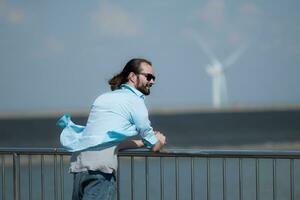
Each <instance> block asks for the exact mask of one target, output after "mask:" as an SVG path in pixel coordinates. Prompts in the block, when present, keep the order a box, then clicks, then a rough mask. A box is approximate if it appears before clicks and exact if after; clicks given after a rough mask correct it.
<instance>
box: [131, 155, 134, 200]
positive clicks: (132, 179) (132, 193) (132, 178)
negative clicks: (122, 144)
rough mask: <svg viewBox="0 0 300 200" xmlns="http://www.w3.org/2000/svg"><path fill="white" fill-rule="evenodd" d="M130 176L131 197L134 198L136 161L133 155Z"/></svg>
mask: <svg viewBox="0 0 300 200" xmlns="http://www.w3.org/2000/svg"><path fill="white" fill-rule="evenodd" d="M130 165H131V167H130V177H131V188H130V189H131V199H134V175H133V174H134V163H133V156H130Z"/></svg>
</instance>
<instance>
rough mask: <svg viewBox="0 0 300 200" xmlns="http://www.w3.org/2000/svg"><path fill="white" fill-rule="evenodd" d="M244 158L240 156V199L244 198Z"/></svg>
mask: <svg viewBox="0 0 300 200" xmlns="http://www.w3.org/2000/svg"><path fill="white" fill-rule="evenodd" d="M242 167H243V166H242V159H241V158H239V199H240V200H242V198H243V193H242V192H243V174H242Z"/></svg>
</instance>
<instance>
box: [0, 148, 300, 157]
mask: <svg viewBox="0 0 300 200" xmlns="http://www.w3.org/2000/svg"><path fill="white" fill-rule="evenodd" d="M8 153H10V154H26V155H28V154H31V155H34V154H50V155H52V154H63V155H71V152H69V151H67V150H66V149H64V148H13V147H12V148H0V154H8ZM118 155H119V156H152V157H162V156H163V157H255V158H268V157H270V158H300V150H236V149H234V150H231V149H226V150H219V149H164V150H163V151H161V152H152V151H149V150H148V149H144V148H142V149H130V150H122V151H120V152H118Z"/></svg>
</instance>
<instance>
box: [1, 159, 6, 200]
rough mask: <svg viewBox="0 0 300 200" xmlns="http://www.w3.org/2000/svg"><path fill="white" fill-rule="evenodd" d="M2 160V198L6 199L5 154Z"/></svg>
mask: <svg viewBox="0 0 300 200" xmlns="http://www.w3.org/2000/svg"><path fill="white" fill-rule="evenodd" d="M1 160H2V161H1V162H2V164H1V165H2V170H1V171H2V200H5V196H6V193H5V155H2V156H1Z"/></svg>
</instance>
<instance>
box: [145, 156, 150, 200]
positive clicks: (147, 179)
mask: <svg viewBox="0 0 300 200" xmlns="http://www.w3.org/2000/svg"><path fill="white" fill-rule="evenodd" d="M145 159H146V160H145V170H146V200H148V199H149V194H148V187H149V186H148V181H149V177H148V176H149V172H148V169H149V168H148V156H146V157H145Z"/></svg>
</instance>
